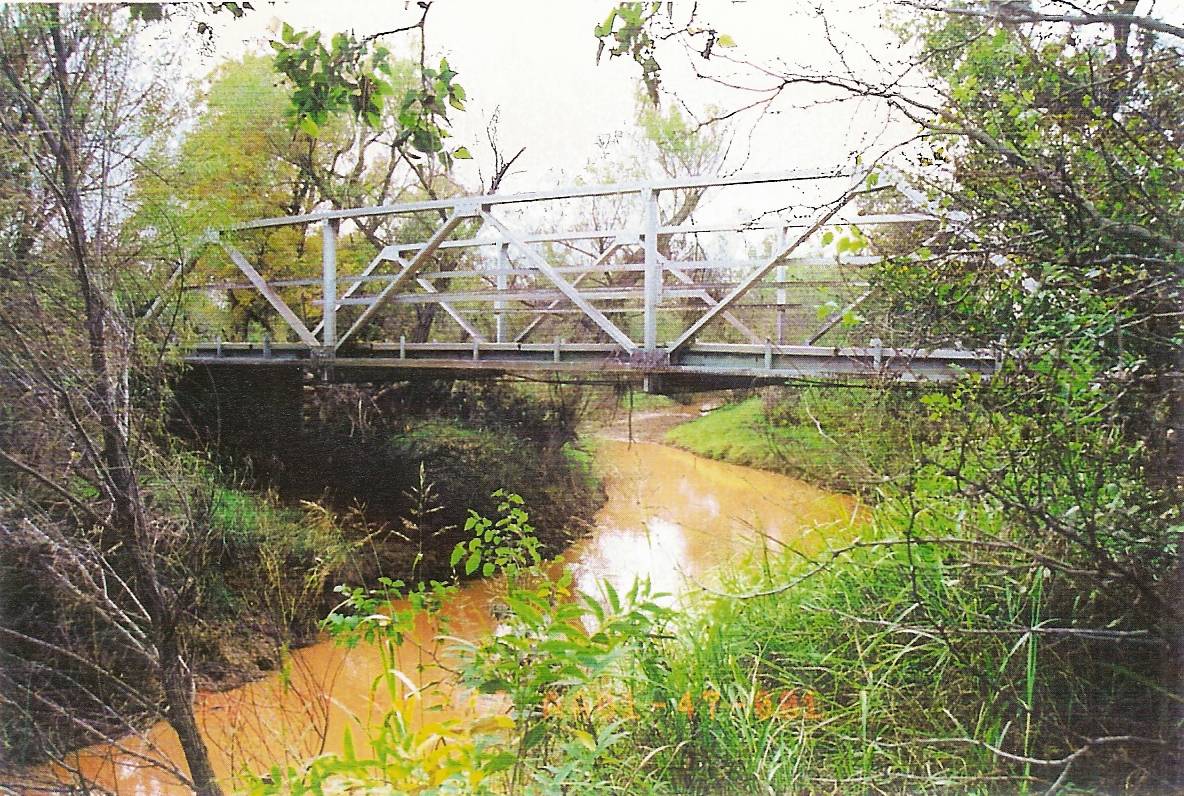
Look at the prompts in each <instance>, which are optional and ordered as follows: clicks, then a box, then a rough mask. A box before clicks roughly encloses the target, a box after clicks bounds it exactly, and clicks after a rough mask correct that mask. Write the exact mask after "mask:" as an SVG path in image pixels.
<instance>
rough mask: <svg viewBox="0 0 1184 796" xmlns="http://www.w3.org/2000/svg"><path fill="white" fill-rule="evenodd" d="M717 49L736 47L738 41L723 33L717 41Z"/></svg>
mask: <svg viewBox="0 0 1184 796" xmlns="http://www.w3.org/2000/svg"><path fill="white" fill-rule="evenodd" d="M715 46H716V47H735V46H736V40H735V39H733V38H732V37H731V36H729V35H728V34H726V33H721V34H720V35H719V38H717V39H716V40H715Z"/></svg>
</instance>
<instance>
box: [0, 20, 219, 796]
mask: <svg viewBox="0 0 1184 796" xmlns="http://www.w3.org/2000/svg"><path fill="white" fill-rule="evenodd" d="M133 39H134V26H131V27H129V25H128V19H127V12H126V11H121V10H120V9H118V8H116V7H111V6H82V7H76V8H71V7H59V6H52V5H50V6H22V7H9V8H6V9H4V10H3V12H2V16H0V107H2V108H3V112H2V117H3V118H2V119H0V125H2V126H3V129H4V133H5V141H4V144H3V146H4V148H5V150H6V152H5V155H6V156H5V167H4V174H3V178H4V182H3V184H2V185H0V191H2V194H0V202H3V203H4V204H5V206H6V207H10V208H12V210H13V212H12V213H6V214H5V226H4V230H3V246H4V248H3V262H2V264H0V269H2V270H0V275H2V278H3V280H4V283H5V284H4V288H3V290H2V291H0V292H2V294H3V299H2V303H0V328H3V329H4V331H5V335H4V343H3V345H2V346H0V362H2V363H3V370H4V373H5V377H4V382H3V385H2V387H0V389H2V390H3V393H4V396H5V401H4V404H5V407H6V408H5V412H4V416H3V419H2V422H0V467H2V468H3V471H4V475H5V483H6V486H5V488H4V491H3V495H2V510H0V525H2V527H3V542H4V545H5V547H6V552H5V558H6V560H8V558H9V556H12V557H13V558H12V561H14V562H19V563H20V564H21V565H23V566H24V567H25V568H26V569H24V571H23V572H15V573H14V572H13V571H12V570H10V571H9V573H8V574H9V576H10V577H16V578H17V579H18V581H23V585H24V588H25V590H26V595H25V596H30V595H31V594H33V593H35V592H37V591H39V590H40V591H42V592H44V593H45V595H46V598H48V599H51V600H52V599H58V600H62V601H63V603H62V604H58V605H56V606H54V607H55V608H57V609H59V610H60V612H61V613H62V614H64V613H65V612H67V611H69V610H74V611H77V612H78V615H79V617H80V621H84V622H88V623H91V624H92V626H94V627H96V628H97V629H98V630H99V632H98V636H97V638H98V640H100V643H101V644H111V645H112V646H113V647H115V648H116V649H117V652H108V651H104V650H98V651H96V652H95V653H94V654H93V655H89V656H88V655H87V654H86V653H79V652H77V651H76V650H74V649H73V648H72V645H71V644H70V642H69V636H70V634H71V633H72V632H73V631H74V628H72V627H70V626H69V625H68V623H67V620H65V619H63V620H62V621H63V624H61V625H58V626H54V625H50V626H45V625H44V624H42V623H40V622H38V621H36V620H37V618H38V617H37V616H36V615H30V614H29V613H28V612H25V613H24V614H22V613H19V612H16V611H13V610H10V611H8V612H6V616H5V617H4V622H3V624H2V625H0V634H3V637H4V639H5V642H4V644H5V654H6V662H5V671H4V673H5V689H6V691H8V692H9V693H11V694H13V696H14V697H15V698H16V701H15V703H14V704H17V705H23V706H24V707H25V708H26V709H27V710H29V711H30V712H31V716H32V717H39V718H40V719H43V720H47V721H46V722H45V724H43V725H42V726H43V727H45V728H47V727H48V726H49V725H50V724H52V723H55V722H56V723H63V722H64V723H67V724H73V725H74V727H75V728H76V729H79V730H82V731H83V733H84V735H83V737H88V738H90V739H92V740H97V739H102V738H107V737H110V735H109V732H110V731H109V730H108V731H105V730H104V727H108V728H109V727H112V721H115V724H114V726H115V727H116V728H117V729H116V730H115V732H116V733H118V732H119V731H122V730H123V729H125V728H126V727H127V725H126V724H122V723H121V722H120V721H119V720H117V719H116V717H117V716H118V715H119V711H118V710H114V709H109V710H108V714H109V715H104V716H100V717H99V718H97V719H96V717H95V716H94V715H93V714H92V713H91V712H90V711H81V712H76V711H74V710H72V709H71V706H70V704H69V703H68V702H61V701H58V700H57V699H56V697H55V694H54V692H53V688H52V686H51V687H50V688H45V687H44V686H46V680H50V681H53V680H54V678H55V677H57V678H59V679H62V678H64V679H66V680H69V679H71V677H72V675H71V672H74V673H75V674H76V675H77V674H78V673H82V675H81V677H75V679H74V683H73V684H74V685H75V686H79V687H80V688H81V690H82V693H85V694H87V695H88V698H90V699H92V700H94V702H95V703H99V704H104V705H106V704H108V702H107V700H106V698H105V696H104V695H105V694H111V693H115V694H118V695H119V696H120V697H121V698H123V699H124V700H125V701H130V703H131V704H132V705H133V706H134V707H135V708H137V709H138V710H139V712H140V713H141V714H142V715H147V716H156V717H160V718H163V719H165V720H166V721H168V723H169V724H170V726H171V727H172V728H173V729H174V730H175V731H176V733H177V735H178V737H179V739H180V741H181V745H182V748H183V749H184V752H185V757H186V761H187V763H188V767H189V774H188V776H185V775H184V774H183V773H182V772H180V771H175V774H176V776H178V777H179V778H180V779H182V781H184V782H186V783H188V784H191V785H192V787H193V788H194V789H195V790H196V791H197V792H199V793H202V794H218V793H219V792H220V789H219V786H218V784H217V782H216V780H215V777H214V772H213V769H212V767H211V764H210V760H209V755H208V753H207V750H206V747H205V744H204V742H203V740H202V737H201V734H200V732H199V729H198V726H197V723H196V720H195V717H194V711H193V702H192V700H193V692H194V684H193V677H192V673H191V671H190V668H189V666H188V665H187V663H186V657H187V655H186V650H185V645H184V636H183V633H182V618H183V615H184V610H185V607H186V601H187V599H188V595H187V587H188V585H189V584H188V582H187V580H186V567H185V565H184V564H185V561H186V559H187V557H188V556H190V555H192V554H194V553H195V552H196V551H199V550H200V547H201V545H200V541H201V536H200V534H201V528H200V526H199V525H195V524H194V523H187V522H186V521H185V515H184V514H182V518H180V519H169V518H168V517H167V515H165V514H164V513H162V512H161V510H160V508H161V507H160V506H159V502H160V501H161V500H162V499H163V495H162V493H164V492H168V491H169V490H168V489H167V488H165V489H154V490H153V491H154V492H155V493H156V494H155V497H154V498H150V497H149V492H148V490H147V489H146V483H145V479H146V477H147V473H148V471H149V469H150V466H151V459H152V455H153V453H152V445H151V441H150V435H151V433H152V426H151V421H150V416H145V414H144V411H145V409H150V403H149V404H148V406H145V401H144V399H145V398H147V397H150V396H151V395H152V394H153V393H154V392H157V391H159V390H160V389H161V379H162V376H163V370H162V368H161V367H160V366H159V363H160V361H161V359H162V357H161V355H160V350H159V349H156V348H155V345H154V344H159V343H160V342H161V340H162V336H161V335H160V334H159V332H157V331H156V330H154V329H153V328H151V327H150V326H148V325H145V324H141V323H139V322H138V320H137V313H138V310H139V309H140V307H141V302H139V301H137V300H136V299H137V298H138V297H139V295H140V293H141V290H142V288H143V275H144V273H145V272H144V269H143V263H144V260H145V256H144V255H145V252H144V251H142V250H141V241H139V240H136V239H134V238H129V237H128V236H127V235H126V234H125V230H124V228H123V225H122V222H123V221H124V219H125V218H126V217H127V215H128V208H127V200H128V196H129V189H128V186H129V184H130V180H131V179H132V177H133V175H134V170H133V164H134V163H135V162H136V160H137V159H138V158H140V157H141V156H142V155H143V154H145V151H146V147H147V142H148V141H149V140H150V139H151V137H152V131H153V130H154V129H155V130H158V131H159V130H162V129H167V127H168V126H167V124H164V122H165V120H166V119H167V115H166V114H167V111H168V104H167V101H166V100H167V97H168V94H167V92H166V91H165V89H164V85H165V83H164V81H165V78H166V75H167V70H165V69H164V67H165V65H164V64H159V63H157V64H145V63H144V62H143V61H141V60H140V59H139V58H138V57H137V55H136V52H135V47H134V41H133ZM146 67H147V68H146ZM147 353H151V354H153V357H154V358H152V357H145V356H144V355H145V354H147ZM155 476H156V477H158V478H167V477H168V476H169V473H168V472H167V470H157V471H156V473H155ZM173 493H174V500H177V501H178V502H183V501H184V500H185V498H186V497H187V496H186V495H185V494H184V488H183V486H182V487H178V489H177V490H174V491H173ZM154 503H156V505H154ZM189 519H192V517H191V516H190V518H189ZM22 576H23V577H22ZM38 579H40V580H38ZM66 600H69V603H68V604H66V603H65V601H66ZM34 614H35V612H34ZM42 615H44V614H42ZM22 656H24V657H23V658H22ZM54 656H58V657H59V667H60V668H56V669H55V667H54V666H52V665H51V664H50V663H49V662H50V661H51V660H53V657H54ZM112 662H114V663H116V664H121V665H125V666H129V667H133V668H130V669H129V670H125V671H124V672H120V671H119V670H118V669H116V668H112V667H111V666H110V665H109V664H111V663H112ZM136 672H142V673H144V675H145V676H144V678H143V679H141V680H139V681H137V680H135V679H129V675H134V673H136ZM39 678H40V679H39ZM88 684H89V685H92V686H94V689H93V690H87V685H88ZM55 685H60V683H55ZM145 686H148V687H145ZM154 689H159V695H160V696H159V701H158V699H157V697H156V696H155V694H154V693H153V691H154ZM158 705H159V707H158ZM96 706H97V705H96ZM35 726H36V725H35Z"/></svg>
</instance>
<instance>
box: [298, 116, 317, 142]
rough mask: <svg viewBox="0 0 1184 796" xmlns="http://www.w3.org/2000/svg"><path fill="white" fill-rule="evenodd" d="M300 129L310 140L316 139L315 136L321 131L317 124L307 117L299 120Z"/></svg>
mask: <svg viewBox="0 0 1184 796" xmlns="http://www.w3.org/2000/svg"><path fill="white" fill-rule="evenodd" d="M300 129H301V130H303V131H304V132H305V133H307V134H308V136H309V137H310V138H316V137H317V134H318V133H319V132H320V131H321V128H320V127H318V126H317V123H316V122H314V121H313V120H312V119H310V118H309V117H307V116H303V117H301V118H300Z"/></svg>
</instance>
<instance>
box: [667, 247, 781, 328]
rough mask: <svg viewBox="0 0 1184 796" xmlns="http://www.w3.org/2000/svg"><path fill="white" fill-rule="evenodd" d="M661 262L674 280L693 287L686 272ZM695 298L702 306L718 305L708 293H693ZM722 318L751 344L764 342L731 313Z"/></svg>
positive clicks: (671, 264)
mask: <svg viewBox="0 0 1184 796" xmlns="http://www.w3.org/2000/svg"><path fill="white" fill-rule="evenodd" d="M663 262H664V263H665V268H666V270H667V271H669V272H670V273H672V274H674V278H675V279H677V280H678V281H679V282H682V283H683V284H684V285H690V286H691V287H694V286H695V280H694V279H692V278H691V277H689V276H687V273H686V271H683V270H681V269H679V268H676V267H675V264H674V263H672V262H670V261H669V260H664V261H663ZM695 297H696V298H697V299H699V300H700V301H702V302H703V303H704V304H706V305H707V306H708V307H714V306H715V305H716V304H719V302H718V301H716V300H715V298H714V297H713V296H712V295H711V294H710V293H708V292H707V291H706V290H699V291H697V292H696V293H695ZM723 318H724V320H725V321H727V322H728V323H730V324H731V325H732V328H734V329H736V330H737V331H739V332H740V334H742V335H744V336H745V337H747V338H748V339H749V340H750V341H752V342H753V343H756V344H757V345H760V344H761V343H763V342H764V340H762V339H761V338H760V337H759V336H757V333H756V332H754V331H753V330H752V329H750V328H748V325H747V324H746V323H744V321H742V320H740V319H739V318H737V317H736V316H735V315H733V314H732V313H731V312H725V313H723Z"/></svg>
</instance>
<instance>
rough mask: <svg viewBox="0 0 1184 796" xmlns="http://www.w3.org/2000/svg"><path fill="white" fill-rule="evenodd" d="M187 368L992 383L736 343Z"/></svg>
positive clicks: (215, 360) (245, 350)
mask: <svg viewBox="0 0 1184 796" xmlns="http://www.w3.org/2000/svg"><path fill="white" fill-rule="evenodd" d="M185 360H186V362H188V363H189V364H192V365H204V366H214V367H264V368H269V367H270V368H275V367H278V368H300V369H309V370H312V369H319V370H321V371H322V372H324V373H325V374H326V377H327V378H330V379H332V380H335V381H393V380H401V379H408V378H416V377H419V378H422V377H451V378H481V377H487V376H495V375H501V374H507V373H521V374H545V373H563V374H570V375H573V376H581V377H586V378H594V377H596V376H604V377H606V378H614V379H626V380H635V381H642V380H648V381H649V382H650V383H651V384H653V385H654V389H685V388H689V387H691V386H694V385H695V384H697V383H702V384H703V385H711V386H712V387H719V386H734V387H740V386H748V385H754V384H770V383H780V382H785V381H788V380H794V379H827V380H836V379H838V380H843V379H860V380H876V381H900V382H906V383H907V382H920V381H925V382H942V381H949V380H951V379H955V378H959V377H961V376H963V375H966V374H989V373H991V372H993V371H994V369H995V367H996V365H997V362H996V360H995V359H994V357H993V356H992V355H991V354H990V353H989V352H983V351H964V350H959V349H936V350H933V351H919V350H913V349H900V348H886V347H841V348H834V347H827V346H798V345H794V346H777V345H771V344H770V345H763V346H760V345H744V344H736V343H700V344H695V345H691V346H688V347H686V348H685V349H684V350H683V351H682V352H680V354H679V359H678V361H677V363H672V362H670V361H668V360H666V358H665V352H664V350H662V349H659V350H658V351H657V352H655V353H654V354H643V355H640V356H638V355H634V356H633V357H630V356H627V355H624V354H623V352H622V351H621V349H620V348H619V347H618V346H616V345H615V344H611V343H563V342H556V343H489V342H485V343H481V342H469V343H398V344H390V343H373V344H361V345H358V346H355V347H354V348H352V349H351V350H349V351H348V352H342V353H338V354H337V355H336V356H334V357H333V359H332V360H331V362H330V361H326V360H322V359H320V358H319V356H318V353H317V352H316V351H315V350H314V349H312V348H310V347H308V346H304V345H300V344H292V343H269V344H263V343H221V344H219V343H212V344H207V343H203V344H200V345H198V346H196V347H195V348H194V349H193V350H192V351H191V352H190V353H189V354H188V355H187V356H186V358H185ZM659 385H660V386H659Z"/></svg>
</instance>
